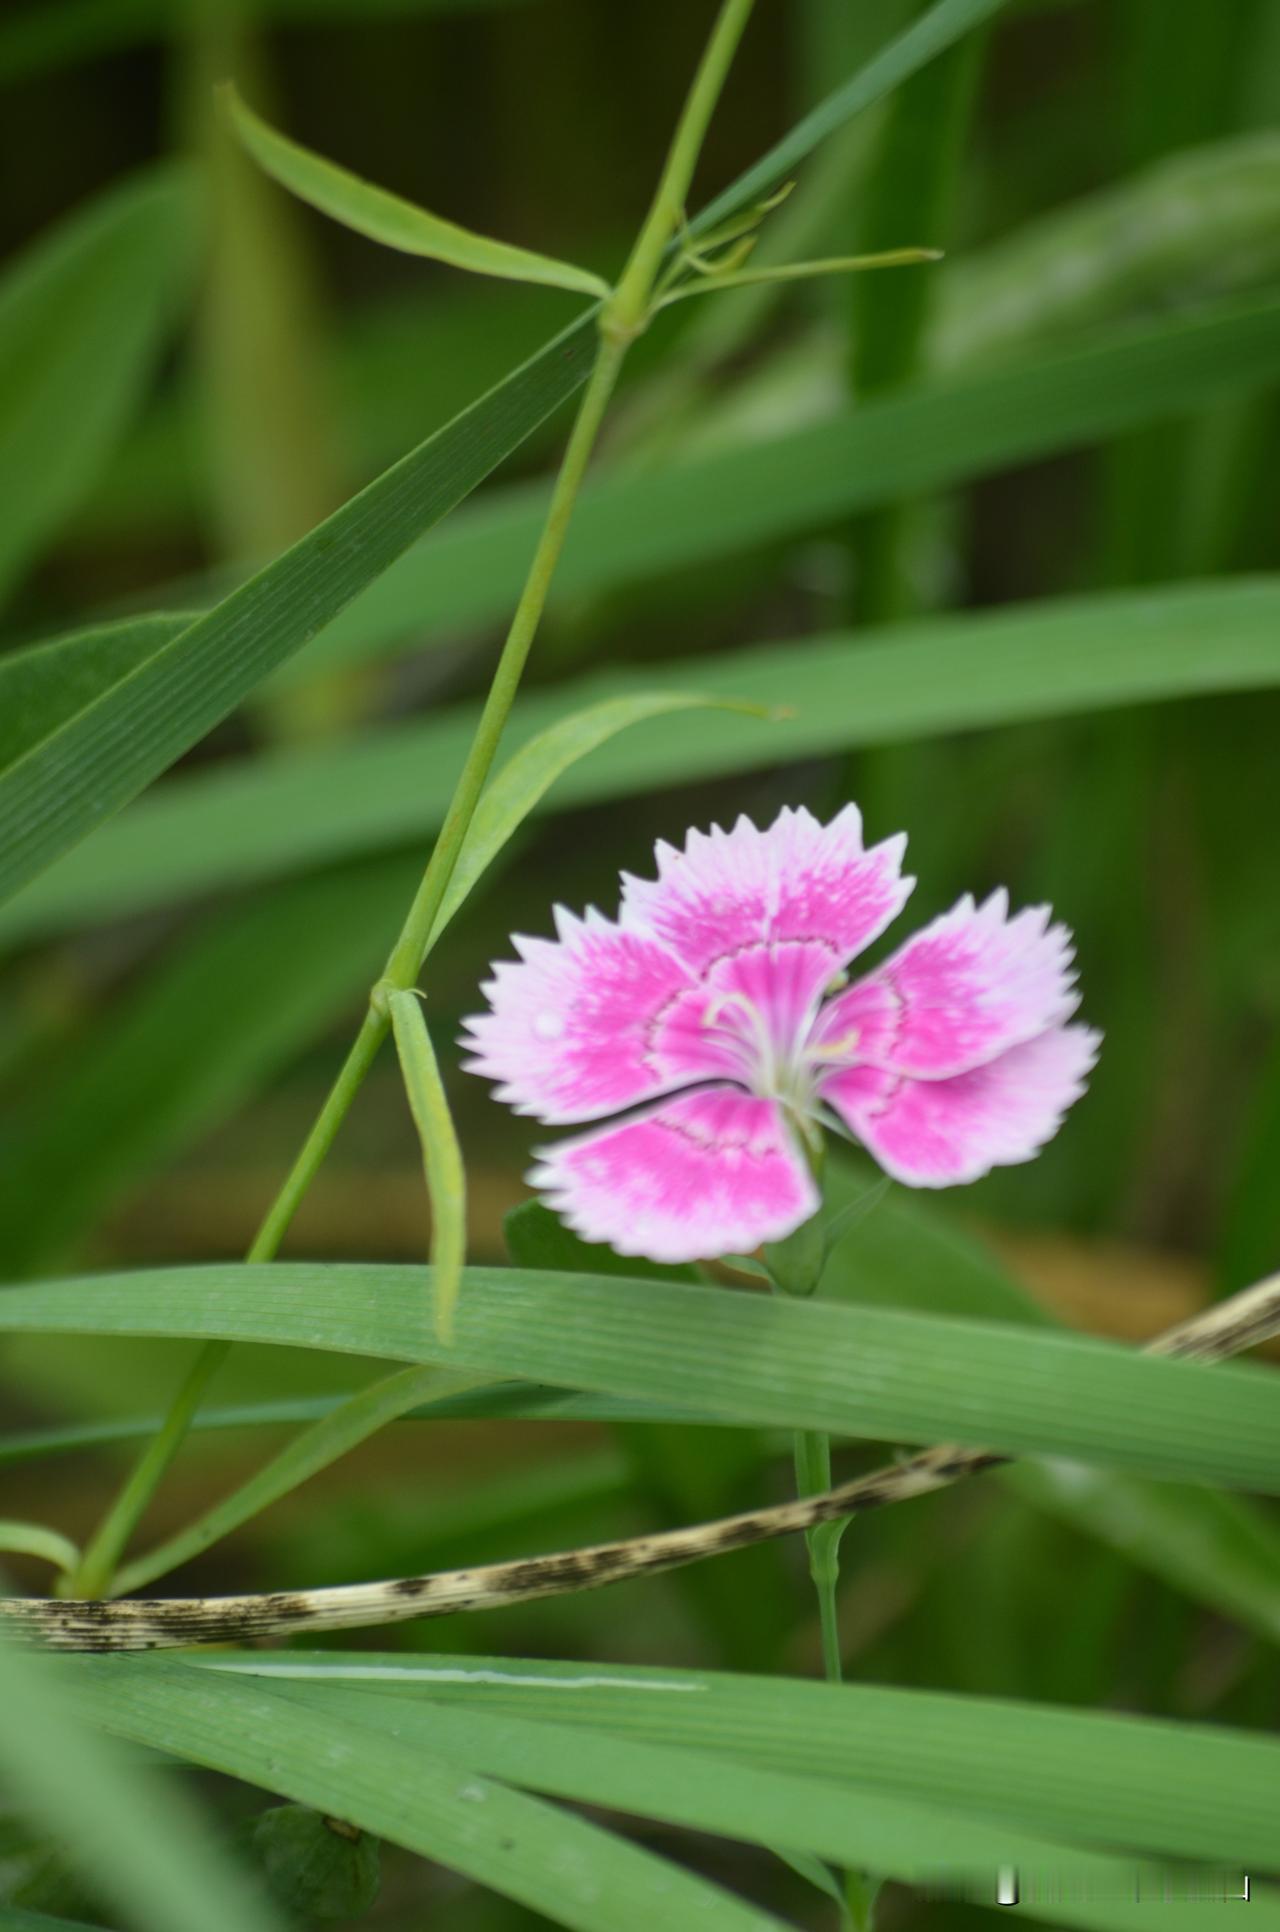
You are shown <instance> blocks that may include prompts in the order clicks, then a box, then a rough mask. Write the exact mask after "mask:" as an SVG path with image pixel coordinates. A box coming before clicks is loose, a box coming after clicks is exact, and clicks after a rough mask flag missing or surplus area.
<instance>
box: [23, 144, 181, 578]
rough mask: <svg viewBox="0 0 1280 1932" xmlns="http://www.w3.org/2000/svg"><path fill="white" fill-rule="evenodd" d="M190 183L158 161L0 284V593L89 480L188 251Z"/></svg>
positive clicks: (124, 410)
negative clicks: (1, 509)
mask: <svg viewBox="0 0 1280 1932" xmlns="http://www.w3.org/2000/svg"><path fill="white" fill-rule="evenodd" d="M197 212H198V204H197V202H196V199H195V195H194V188H193V183H192V182H191V181H190V180H189V179H188V177H187V176H186V175H185V174H184V173H182V172H180V171H177V170H174V169H156V170H154V171H149V172H147V173H144V174H141V175H138V176H135V177H133V178H132V179H130V180H126V181H125V182H123V183H121V184H119V185H117V186H114V187H112V188H110V189H108V190H107V191H106V192H105V193H104V194H102V195H101V196H99V197H98V198H97V199H96V200H94V201H93V202H91V203H90V204H89V205H88V206H87V207H85V208H82V209H78V210H76V211H75V212H74V213H73V214H72V215H71V216H70V217H69V218H67V219H66V220H65V221H63V222H61V223H60V224H59V225H58V226H57V227H55V228H54V229H53V230H52V231H51V232H50V233H49V234H47V235H45V236H42V237H41V238H40V239H39V240H38V241H37V242H36V243H35V244H34V245H33V247H31V248H30V249H29V250H28V251H27V252H26V254H25V255H24V256H22V257H21V258H20V259H19V260H18V261H17V262H16V263H15V264H14V266H13V267H12V268H10V269H9V271H8V273H7V274H6V276H5V277H4V280H3V282H0V417H3V420H4V425H5V434H4V439H3V442H0V497H2V499H3V501H4V505H5V514H4V518H3V521H2V522H0V598H3V597H4V596H5V595H6V594H7V592H8V591H9V589H10V588H11V587H12V585H13V584H14V583H15V582H16V581H17V579H18V578H19V577H20V576H21V574H22V572H23V571H24V569H25V568H26V566H27V564H28V563H29V562H31V561H33V560H34V559H35V557H36V556H38V555H39V553H40V551H41V550H42V549H43V548H44V547H45V546H46V545H47V544H48V542H49V541H50V539H51V538H52V537H53V536H54V535H55V533H56V531H57V529H58V526H59V524H60V523H61V522H62V520H63V519H64V518H65V517H66V516H67V515H68V514H69V513H70V512H71V511H72V510H73V509H74V508H75V507H76V505H77V504H78V502H79V500H80V498H81V497H82V495H83V494H84V493H85V492H86V491H87V490H88V489H89V488H90V486H91V485H92V484H93V483H94V481H95V480H96V479H97V476H98V474H99V473H100V471H101V469H102V467H103V465H104V464H105V462H106V460H107V458H108V457H109V455H110V452H111V450H112V447H113V446H114V444H115V442H116V440H117V438H118V437H119V435H120V433H121V431H122V430H123V429H124V428H125V426H126V424H127V423H128V420H129V418H130V417H131V415H132V414H133V412H134V410H135V408H136V406H137V404H138V402H139V401H140V399H141V396H142V392H143V389H144V387H145V384H146V382H147V379H148V377H149V376H150V374H151V371H152V369H153V368H154V366H155V363H156V360H157V358H158V356H159V353H160V350H161V348H162V347H163V345H164V342H165V340H166V337H167V335H168V332H169V329H170V327H171V326H172V324H173V323H174V321H175V320H176V316H177V311H178V308H179V305H180V303H181V301H182V299H183V297H184V295H185V293H186V292H187V291H188V289H189V288H190V285H191V281H192V278H193V275H194V271H195V267H196V259H197V251H196V248H195V241H196V237H197V234H198V230H199V224H198V221H197V219H196V215H197Z"/></svg>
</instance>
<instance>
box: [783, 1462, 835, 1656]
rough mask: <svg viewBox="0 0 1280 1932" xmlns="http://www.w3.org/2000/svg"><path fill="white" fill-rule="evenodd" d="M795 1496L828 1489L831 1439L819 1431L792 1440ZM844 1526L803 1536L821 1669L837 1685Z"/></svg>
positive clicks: (819, 1528) (821, 1526)
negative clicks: (819, 1636)
mask: <svg viewBox="0 0 1280 1932" xmlns="http://www.w3.org/2000/svg"><path fill="white" fill-rule="evenodd" d="M795 1461H796V1495H797V1496H820V1495H821V1494H822V1493H823V1491H824V1490H828V1489H830V1488H831V1438H830V1436H828V1435H826V1434H825V1433H823V1432H821V1431H819V1430H813V1429H798V1430H797V1431H796V1437H795ZM843 1530H844V1524H843V1523H819V1524H817V1526H816V1527H815V1528H813V1529H811V1530H808V1531H806V1533H805V1539H804V1540H805V1544H806V1547H807V1548H808V1552H809V1574H810V1576H811V1577H812V1578H813V1587H814V1590H815V1592H816V1593H817V1598H818V1620H819V1622H820V1624H821V1626H822V1667H823V1669H824V1671H825V1672H826V1676H827V1682H828V1683H830V1684H838V1683H840V1682H841V1680H842V1678H843V1676H844V1665H843V1664H842V1662H841V1659H840V1619H839V1611H838V1591H839V1588H840V1537H841V1534H842V1532H843Z"/></svg>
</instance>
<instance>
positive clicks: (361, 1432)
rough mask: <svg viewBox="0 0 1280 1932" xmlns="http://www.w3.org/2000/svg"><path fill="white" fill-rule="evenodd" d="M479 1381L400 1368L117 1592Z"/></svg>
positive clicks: (151, 1555) (129, 1592) (121, 1579)
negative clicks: (415, 1412)
mask: <svg viewBox="0 0 1280 1932" xmlns="http://www.w3.org/2000/svg"><path fill="white" fill-rule="evenodd" d="M475 1382H476V1377H475V1376H470V1375H449V1374H442V1373H441V1371H440V1370H439V1369H401V1370H399V1371H398V1372H397V1373H396V1374H395V1375H388V1376H385V1377H383V1378H382V1379H381V1380H380V1381H377V1382H373V1383H371V1384H370V1385H369V1387H368V1388H364V1389H361V1390H360V1391H359V1392H358V1393H357V1394H356V1395H353V1396H349V1397H348V1398H347V1400H346V1401H345V1402H342V1403H340V1404H338V1405H336V1406H335V1407H334V1408H333V1409H332V1410H331V1411H330V1413H329V1414H328V1415H326V1416H324V1417H322V1418H321V1419H320V1420H319V1421H317V1422H315V1423H314V1424H313V1425H312V1427H311V1428H309V1429H307V1430H305V1431H304V1432H303V1433H302V1434H301V1435H300V1436H297V1437H295V1438H294V1440H293V1441H292V1442H291V1443H289V1444H288V1445H287V1446H286V1447H285V1448H284V1449H282V1450H281V1451H280V1454H279V1455H278V1456H273V1457H272V1459H271V1461H270V1462H268V1463H265V1464H264V1465H263V1467H262V1468H261V1469H259V1470H257V1471H255V1473H254V1474H253V1475H252V1476H251V1477H250V1478H249V1480H248V1481H247V1482H245V1483H242V1484H241V1485H240V1487H239V1488H238V1489H236V1490H235V1491H233V1493H232V1494H231V1495H230V1496H227V1497H224V1499H223V1500H222V1502H220V1503H216V1504H215V1505H214V1507H213V1508H212V1509H209V1510H206V1511H205V1512H204V1514H203V1515H201V1516H198V1517H197V1518H196V1520H195V1521H194V1522H192V1523H189V1524H188V1525H187V1527H186V1528H185V1529H183V1530H180V1531H179V1532H178V1534H177V1535H176V1536H171V1537H169V1538H168V1540H167V1541H166V1542H164V1543H161V1544H159V1545H158V1546H157V1547H156V1548H155V1549H153V1550H148V1551H147V1553H146V1554H145V1555H144V1556H140V1557H138V1558H137V1559H136V1561H134V1562H132V1563H126V1564H125V1565H124V1566H123V1568H122V1569H121V1570H120V1571H119V1572H118V1573H117V1575H116V1578H115V1582H114V1585H113V1589H112V1594H113V1595H114V1596H121V1597H124V1596H133V1595H135V1594H136V1593H137V1592H138V1591H139V1590H140V1589H141V1588H142V1587H143V1585H144V1584H147V1583H151V1582H153V1581H154V1579H155V1578H156V1577H158V1576H164V1575H166V1574H167V1573H168V1572H169V1571H170V1570H176V1569H177V1568H178V1567H179V1566H180V1565H181V1564H183V1563H189V1562H190V1561H191V1560H192V1558H193V1557H196V1556H199V1555H201V1554H202V1552H203V1551H205V1550H207V1549H209V1548H211V1547H212V1545H213V1544H214V1543H219V1542H221V1540H222V1538H223V1537H224V1536H230V1535H231V1533H232V1531H233V1530H237V1529H239V1528H240V1526H241V1524H242V1523H247V1522H250V1521H251V1520H252V1518H253V1517H255V1516H260V1515H261V1514H262V1511H263V1510H264V1509H269V1508H270V1507H271V1505H272V1503H276V1502H279V1500H280V1498H281V1497H282V1496H288V1495H290V1494H291V1493H292V1492H293V1491H294V1490H295V1489H297V1488H298V1487H299V1486H300V1485H301V1484H302V1483H305V1482H309V1481H310V1480H311V1478H312V1476H315V1475H318V1474H319V1472H320V1471H321V1470H322V1469H328V1468H329V1467H330V1465H331V1464H333V1463H335V1462H337V1461H339V1460H340V1458H341V1457H343V1456H345V1455H347V1454H348V1452H349V1451H350V1450H352V1449H354V1448H356V1447H357V1445H358V1444H359V1443H362V1442H364V1441H366V1440H367V1439H368V1438H369V1437H370V1436H371V1435H375V1434H376V1433H377V1432H378V1430H379V1429H383V1428H385V1427H386V1426H387V1424H388V1423H390V1422H396V1421H398V1420H399V1418H400V1417H401V1416H403V1415H404V1414H405V1413H406V1412H407V1411H408V1410H410V1409H421V1408H424V1407H425V1408H427V1409H430V1406H431V1404H432V1402H433V1401H435V1400H436V1399H437V1398H439V1397H441V1396H448V1395H453V1394H456V1393H457V1392H458V1391H460V1390H462V1389H469V1388H472V1387H474V1386H475ZM3 1533H4V1526H3V1525H0V1546H2V1539H3Z"/></svg>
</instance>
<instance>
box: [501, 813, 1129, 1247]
mask: <svg viewBox="0 0 1280 1932" xmlns="http://www.w3.org/2000/svg"><path fill="white" fill-rule="evenodd" d="M905 849H906V838H905V836H899V837H897V838H890V839H886V840H884V841H883V843H881V844H879V845H873V846H872V847H870V849H867V848H866V847H864V845H863V842H862V820H861V815H860V814H859V812H858V810H857V808H856V807H855V806H853V805H848V806H846V807H845V809H844V810H843V811H842V812H840V813H839V814H838V816H837V817H836V818H834V819H833V820H832V821H831V823H830V824H829V825H821V824H819V822H818V821H817V820H816V819H815V818H814V817H813V816H812V814H811V813H809V812H807V811H805V810H804V809H803V808H801V809H799V810H793V809H792V808H790V807H787V808H785V809H784V810H783V811H782V812H780V813H779V815H778V817H777V818H776V819H775V820H774V822H773V824H772V825H770V826H769V827H768V828H767V829H766V830H764V831H760V830H758V829H757V828H756V826H754V825H753V824H752V823H751V821H750V820H749V819H747V818H740V819H739V820H738V822H737V824H736V825H735V826H734V827H733V830H732V831H730V832H724V831H722V830H721V829H720V828H719V827H718V826H713V827H712V829H711V831H710V832H709V833H703V832H698V831H692V832H690V833H689V835H688V838H687V840H686V841H685V847H684V850H683V851H682V852H681V851H677V850H676V849H675V848H674V847H672V846H669V845H666V844H659V846H658V848H657V868H658V876H657V878H656V880H645V879H636V878H632V877H630V876H629V875H628V874H625V873H624V874H623V881H622V884H623V891H622V907H621V911H620V913H619V916H618V918H617V920H616V921H614V920H609V919H605V918H603V917H602V916H601V915H600V914H599V913H598V912H595V911H594V910H590V911H588V913H587V915H586V917H585V918H584V919H577V918H575V917H574V916H573V915H572V914H570V913H567V912H565V911H564V910H563V909H562V908H560V907H557V908H556V909H555V921H556V929H557V932H558V934H559V938H558V939H557V940H549V939H527V938H523V937H520V936H516V937H515V938H514V939H513V941H512V944H513V945H514V947H515V949H516V951H517V952H518V953H519V954H520V959H519V961H518V962H505V963H503V964H499V965H496V966H495V967H494V976H493V978H492V979H491V980H489V981H487V982H486V983H485V985H484V987H483V989H482V990H483V991H484V992H485V994H486V995H487V997H488V1000H489V1011H488V1012H486V1013H483V1014H480V1015H478V1016H477V1017H476V1018H474V1019H470V1020H468V1021H467V1022H466V1023H465V1024H466V1027H467V1035H468V1037H466V1038H465V1040H464V1044H465V1045H466V1047H467V1048H468V1049H469V1051H470V1052H471V1054H472V1057H471V1058H470V1059H469V1060H468V1061H467V1062H466V1063H465V1064H466V1065H467V1067H468V1068H469V1069H470V1071H472V1072H473V1073H479V1074H483V1075H485V1076H486V1077H487V1078H488V1079H490V1080H496V1081H498V1082H500V1083H501V1084H500V1085H499V1086H498V1088H497V1098H498V1099H500V1100H504V1101H507V1102H508V1103H510V1105H511V1106H513V1107H514V1108H515V1110H516V1111H517V1112H518V1113H525V1114H532V1115H534V1116H535V1117H536V1118H537V1119H539V1120H541V1121H543V1122H544V1123H546V1124H547V1125H552V1126H557V1125H569V1124H571V1123H580V1122H585V1121H596V1122H600V1123H602V1124H600V1125H597V1126H596V1127H594V1128H593V1129H592V1131H591V1132H589V1133H584V1134H581V1135H577V1136H574V1137H572V1138H569V1139H565V1140H562V1141H560V1142H559V1143H558V1144H556V1145H553V1146H549V1147H545V1148H542V1149H540V1150H539V1152H538V1157H537V1158H538V1164H537V1166H536V1167H535V1168H534V1170H533V1172H532V1173H531V1174H530V1176H529V1180H530V1182H531V1184H532V1185H534V1186H535V1187H537V1188H539V1189H540V1190H541V1191H542V1192H543V1193H544V1195H545V1197H546V1199H547V1200H548V1202H549V1203H550V1205H551V1206H552V1207H554V1208H555V1209H556V1210H557V1211H558V1212H559V1213H560V1214H561V1216H562V1217H563V1218H564V1220H565V1221H566V1222H567V1223H568V1225H569V1226H570V1227H572V1228H573V1229H575V1230H576V1232H577V1233H578V1234H580V1235H582V1236H583V1238H584V1239H585V1240H588V1241H605V1242H608V1243H609V1244H610V1245H611V1246H612V1247H613V1248H615V1249H616V1250H617V1251H618V1252H619V1253H620V1254H625V1255H647V1256H649V1257H650V1258H651V1259H653V1260H656V1261H671V1262H674V1261H693V1260H704V1259H711V1258H713V1257H715V1256H718V1255H724V1254H732V1253H742V1252H749V1251H750V1250H751V1249H752V1248H755V1247H756V1246H758V1245H759V1244H760V1243H761V1242H765V1241H778V1240H781V1239H782V1238H783V1237H784V1236H785V1235H787V1234H789V1233H791V1232H792V1231H793V1230H794V1229H795V1228H797V1227H799V1226H800V1225H801V1224H802V1223H803V1222H805V1221H807V1220H808V1219H809V1218H810V1216H812V1215H813V1214H814V1213H816V1211H817V1209H818V1206H819V1203H820V1195H819V1191H818V1185H817V1182H816V1180H815V1179H814V1175H813V1171H812V1165H811V1162H810V1159H809V1158H808V1157H807V1154H806V1143H807V1144H808V1146H809V1147H813V1146H814V1145H815V1144H816V1142H817V1141H818V1139H819V1138H820V1135H821V1130H822V1128H823V1127H824V1126H827V1127H833V1128H835V1129H837V1130H841V1129H843V1130H844V1132H846V1133H847V1134H850V1135H852V1136H853V1137H854V1138H855V1139H856V1140H858V1141H860V1142H861V1143H862V1145H863V1146H864V1147H866V1148H867V1149H868V1151H869V1152H870V1153H871V1154H872V1155H873V1156H874V1157H875V1159H876V1160H877V1161H878V1162H879V1164H880V1166H881V1167H882V1168H883V1169H884V1170H885V1172H886V1173H888V1174H890V1175H892V1176H893V1178H894V1179H895V1180H898V1181H903V1182H905V1183H906V1184H907V1185H908V1186H910V1187H949V1186H952V1185H954V1184H955V1183H957V1182H962V1181H975V1180H977V1179H978V1178H979V1176H980V1175H983V1174H986V1173H988V1172H989V1171H990V1170H991V1169H992V1168H993V1167H1002V1166H1006V1165H1008V1164H1010V1163H1013V1162H1016V1161H1025V1160H1030V1159H1031V1157H1032V1156H1033V1155H1034V1154H1036V1153H1037V1152H1038V1151H1039V1149H1040V1148H1041V1147H1042V1146H1043V1145H1044V1143H1045V1142H1046V1141H1047V1140H1048V1139H1049V1138H1050V1137H1051V1136H1052V1135H1053V1134H1054V1133H1055V1132H1056V1131H1057V1128H1058V1126H1059V1125H1060V1123H1061V1120H1062V1116H1063V1114H1064V1113H1065V1111H1066V1109H1067V1108H1068V1107H1069V1106H1070V1104H1071V1102H1072V1101H1073V1100H1076V1099H1077V1098H1078V1097H1079V1095H1080V1094H1081V1093H1082V1092H1083V1090H1084V1081H1085V1075H1086V1074H1087V1073H1088V1071H1089V1069H1090V1067H1091V1066H1092V1065H1093V1063H1094V1060H1095V1058H1096V1056H1097V1048H1098V1041H1099V1035H1098V1034H1096V1033H1095V1032H1093V1031H1092V1030H1091V1029H1090V1028H1088V1027H1085V1026H1079V1025H1076V1026H1070V1025H1068V1024H1067V1021H1068V1020H1069V1018H1070V1016H1071V1015H1072V1013H1074V1011H1075V1009H1076V1006H1077V1004H1078V999H1077V995H1076V993H1075V990H1074V986H1075V982H1074V978H1073V976H1072V974H1071V971H1070V967H1071V961H1072V957H1073V954H1072V948H1071V942H1070V935H1069V933H1068V932H1067V930H1066V928H1065V927H1064V926H1061V925H1050V923H1049V909H1048V907H1045V906H1037V907H1032V908H1030V909H1028V910H1026V911H1023V912H1020V913H1018V914H1016V915H1015V916H1014V917H1010V915H1009V902H1008V895H1007V893H1005V892H1003V891H1000V892H994V893H992V895H991V896H990V897H989V898H988V899H986V900H985V901H984V902H983V903H982V904H981V905H975V903H974V901H973V899H972V898H971V897H969V896H966V897H965V898H963V899H961V900H960V902H959V904H958V905H956V906H954V907H953V908H952V910H951V911H950V912H947V913H944V914H943V915H942V917H941V918H938V919H935V920H934V921H933V922H932V924H931V925H928V926H925V927H923V928H922V930H921V931H919V932H918V933H916V934H915V935H914V937H912V938H911V939H908V940H907V942H906V944H905V945H904V946H902V947H900V948H899V950H898V951H897V952H896V953H894V954H892V956H891V957H890V958H888V959H887V960H885V962H884V963H883V964H882V965H880V966H876V967H874V968H873V969H872V970H871V971H870V972H869V973H867V974H866V976H865V977H864V978H861V979H858V980H855V981H854V982H853V984H852V985H850V984H849V983H848V981H847V979H846V977H845V968H846V967H847V966H848V965H849V962H850V961H851V960H853V959H855V958H856V957H857V955H858V954H859V953H861V952H862V951H863V950H864V949H865V948H866V947H867V946H870V945H871V944H872V943H873V941H875V940H876V939H878V938H879V936H880V934H881V933H882V932H883V931H884V930H885V928H886V927H887V926H888V925H889V923H890V921H891V920H893V919H894V918H896V916H897V915H898V913H899V912H901V910H902V908H903V906H904V904H905V903H906V900H907V897H908V895H909V893H910V892H911V889H912V887H913V886H914V884H915V881H914V879H910V878H904V877H903V874H902V858H903V853H904V851H905ZM625 1110H630V1111H625ZM619 1114H622V1115H623V1117H622V1118H621V1119H618V1118H613V1119H610V1118H608V1116H617V1115H619Z"/></svg>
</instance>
